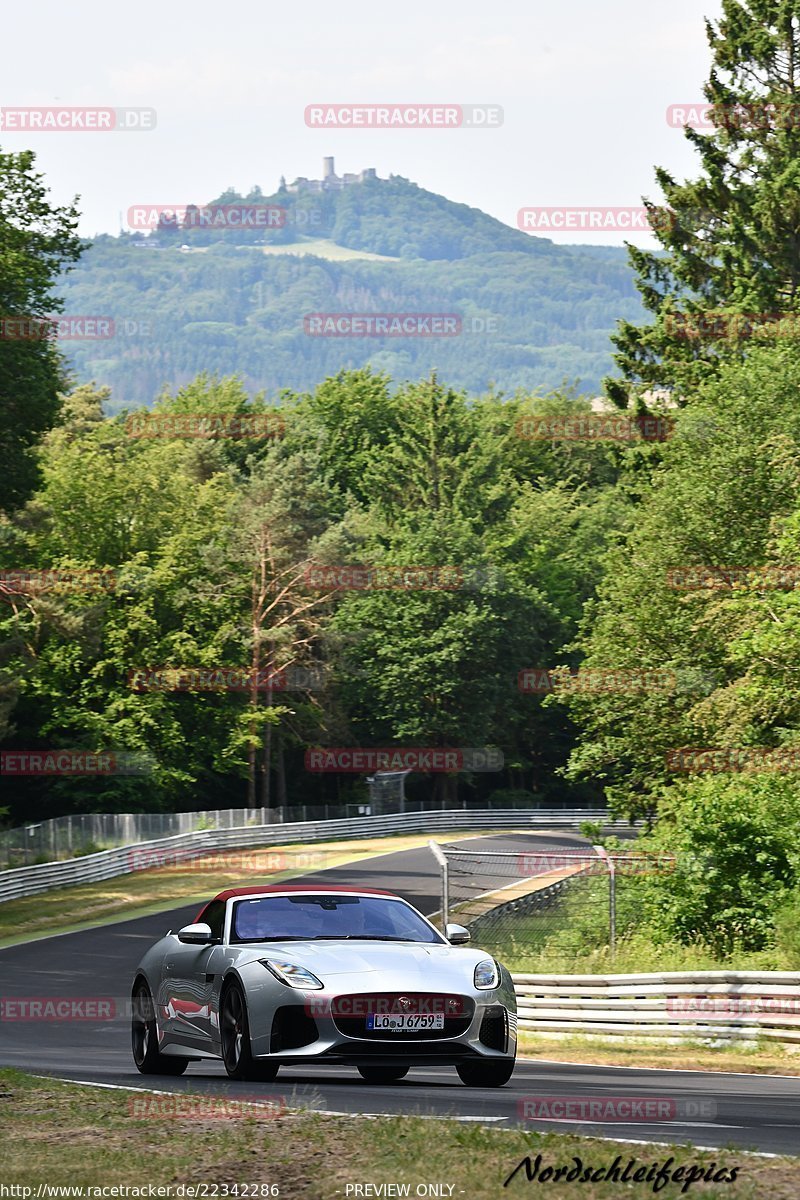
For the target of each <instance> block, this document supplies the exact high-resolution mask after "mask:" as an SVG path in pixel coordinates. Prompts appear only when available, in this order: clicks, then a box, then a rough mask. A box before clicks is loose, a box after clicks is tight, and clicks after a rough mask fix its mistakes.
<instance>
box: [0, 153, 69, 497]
mask: <svg viewBox="0 0 800 1200" xmlns="http://www.w3.org/2000/svg"><path fill="white" fill-rule="evenodd" d="M34 161H35V160H34V155H33V154H32V153H31V152H30V151H23V152H22V153H19V154H3V153H2V151H0V511H2V510H3V509H11V508H12V507H14V506H15V505H18V504H19V503H21V502H22V501H24V500H25V499H26V498H27V497H28V496H29V495H30V493H31V492H32V490H33V488H34V486H35V482H36V464H35V461H34V458H33V456H32V453H31V451H32V448H33V447H34V446H35V445H36V443H37V441H38V439H39V437H40V436H41V434H42V433H44V432H45V431H46V430H48V429H50V428H51V426H52V425H53V424H54V423H55V421H56V418H57V416H58V411H59V403H60V402H59V390H60V389H61V388H62V387H63V384H64V380H63V377H62V369H61V358H60V356H59V354H58V350H57V348H56V346H55V343H54V340H53V338H51V337H47V336H45V337H42V336H39V333H40V332H42V331H46V330H47V329H48V325H47V322H46V319H47V318H48V317H50V316H51V315H52V314H53V313H54V312H58V311H60V310H61V308H62V307H63V304H62V302H61V301H59V300H58V299H56V298H55V297H54V296H53V286H54V284H55V281H56V279H57V278H58V275H59V273H60V272H61V271H62V269H63V268H64V266H65V265H68V264H69V263H71V262H74V261H75V260H76V259H77V258H78V256H79V255H80V253H81V242H80V240H79V238H78V236H77V234H76V232H75V231H76V228H77V224H78V213H77V210H76V209H75V207H74V206H69V207H63V208H54V207H52V206H51V204H50V201H49V198H48V195H47V189H46V187H45V185H44V181H43V179H42V176H41V175H38V174H36V172H35V170H34Z"/></svg>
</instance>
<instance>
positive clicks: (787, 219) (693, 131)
mask: <svg viewBox="0 0 800 1200" xmlns="http://www.w3.org/2000/svg"><path fill="white" fill-rule="evenodd" d="M706 34H707V37H708V42H709V45H710V47H711V51H712V55H713V64H712V68H711V72H710V76H709V80H708V82H707V84H706V85H705V87H704V94H705V98H706V100H707V101H708V103H709V104H710V105H711V106H713V107H712V109H711V111H710V114H709V115H710V119H711V122H712V131H711V132H710V133H704V132H701V130H700V129H698V128H693V127H690V126H687V127H686V128H685V130H684V132H685V136H686V138H687V139H688V140H689V142H690V143H691V144H692V146H693V147H694V148H695V149H696V150H697V152H698V154H699V155H700V159H701V163H702V174H701V175H700V177H699V178H698V179H696V180H694V181H686V182H684V183H678V182H677V181H676V180H675V179H674V178H673V176H672V175H671V174H670V173H669V172H668V171H666V170H664V169H663V168H657V170H656V179H657V181H658V184H659V186H660V187H661V190H662V192H663V194H664V197H665V201H666V205H665V207H662V208H659V206H657V205H655V204H653V203H651V202H648V201H645V204H646V206H647V208H648V210H649V211H650V212H651V214H652V218H653V219H652V222H651V223H652V225H653V228H654V233H655V236H656V238H657V239H658V241H659V242H660V243H661V246H662V247H663V249H662V250H659V251H655V252H654V251H650V250H646V249H641V248H637V247H634V246H629V254H630V262H631V265H632V266H633V268H634V270H635V272H636V274H637V287H638V289H639V291H640V292H641V294H642V298H643V302H644V305H645V307H646V309H647V310H648V311H649V312H651V313H652V314H653V315H654V321H653V323H652V324H648V325H633V324H631V323H630V322H627V321H622V322H620V324H619V326H618V329H617V332H616V334H615V335H614V337H613V341H614V344H615V346H616V348H617V352H616V354H615V355H614V359H615V361H616V363H617V366H618V367H619V368H620V369H621V371H622V376H623V377H622V378H621V379H620V378H609V379H606V380H605V387H606V392H607V394H608V396H609V397H610V398H611V399H612V400H613V401H614V402H615V403H616V404H618V405H619V406H620V407H623V408H624V407H627V406H629V405H631V404H632V403H635V400H636V397H637V395H638V396H641V394H642V393H643V392H644V391H646V390H648V389H668V390H669V391H670V392H671V394H672V396H673V398H674V400H676V401H677V402H678V403H679V404H682V403H685V400H686V397H687V394H688V393H689V392H690V391H691V389H692V388H693V387H694V386H696V385H697V383H699V382H700V381H701V380H702V379H703V378H705V377H707V376H708V374H709V371H711V372H712V373H713V372H714V371H715V370H716V368H717V367H718V365H719V364H720V362H721V361H722V359H724V358H726V357H730V356H732V355H733V356H743V355H744V354H746V351H747V347H748V345H752V343H753V341H754V340H763V339H765V338H768V337H775V336H778V335H783V336H786V335H787V334H788V335H790V336H796V335H797V333H798V330H800V320H798V318H791V319H786V320H783V321H781V322H776V321H775V320H774V318H775V317H776V316H777V315H779V314H794V313H798V312H800V187H799V186H798V184H800V0H750V2H749V3H738V2H737V0H723V16H722V18H721V20H720V21H719V22H718V23H717V24H714V23H712V22H710V21H707V22H706ZM736 314H739V315H738V316H736ZM754 314H757V315H756V316H755V318H754V319H753V315H754Z"/></svg>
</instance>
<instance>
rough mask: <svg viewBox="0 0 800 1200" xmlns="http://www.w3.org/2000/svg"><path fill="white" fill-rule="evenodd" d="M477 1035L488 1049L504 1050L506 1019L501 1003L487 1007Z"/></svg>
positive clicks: (506, 1043)
mask: <svg viewBox="0 0 800 1200" xmlns="http://www.w3.org/2000/svg"><path fill="white" fill-rule="evenodd" d="M478 1037H479V1038H480V1040H481V1041H482V1042H483V1044H484V1046H487V1047H488V1048H489V1049H490V1050H499V1051H500V1052H501V1053H504V1052H505V1050H506V1047H507V1046H508V1019H507V1017H506V1010H505V1008H503V1006H502V1004H496V1005H494V1006H493V1007H492V1008H487V1010H486V1012H485V1013H484V1014H483V1020H482V1021H481V1028H480V1033H479V1034H478Z"/></svg>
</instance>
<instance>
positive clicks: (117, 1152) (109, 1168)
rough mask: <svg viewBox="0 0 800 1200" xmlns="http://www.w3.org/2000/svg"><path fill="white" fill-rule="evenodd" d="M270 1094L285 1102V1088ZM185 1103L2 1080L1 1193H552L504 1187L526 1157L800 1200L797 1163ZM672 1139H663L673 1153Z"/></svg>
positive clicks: (677, 1188) (516, 1184)
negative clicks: (660, 1174)
mask: <svg viewBox="0 0 800 1200" xmlns="http://www.w3.org/2000/svg"><path fill="white" fill-rule="evenodd" d="M271 1090H272V1092H273V1094H275V1095H276V1096H277V1095H279V1093H280V1091H281V1089H280V1086H279V1082H276V1083H275V1084H274V1085H273V1086H272V1089H271ZM246 1092H247V1085H239V1086H236V1087H231V1089H230V1092H229V1093H227V1094H228V1096H229V1097H230V1098H232V1099H235V1097H236V1095H237V1094H238V1095H239V1097H240V1098H241V1097H242V1096H243V1095H244V1094H246ZM134 1100H135V1101H136V1102H137V1103H138V1105H139V1106H141V1105H142V1103H143V1101H144V1100H148V1101H149V1102H151V1103H154V1104H155V1105H156V1106H158V1105H161V1106H162V1109H161V1112H163V1113H164V1115H159V1116H155V1117H154V1116H149V1117H145V1118H141V1117H136V1116H133V1115H132V1114H131V1104H132V1102H133V1101H134ZM180 1100H181V1103H182V1105H184V1106H185V1107H184V1108H183V1110H182V1111H183V1115H182V1116H176V1115H174V1112H173V1114H172V1115H170V1108H171V1106H172V1105H173V1103H174V1100H173V1098H171V1097H169V1096H152V1097H149V1098H148V1097H145V1096H143V1095H142V1094H141V1093H136V1094H132V1093H126V1092H116V1091H107V1090H102V1089H93V1088H89V1087H80V1086H76V1085H73V1084H65V1083H59V1082H56V1081H52V1080H40V1079H33V1078H31V1077H29V1076H25V1075H23V1074H21V1073H19V1072H15V1071H0V1113H1V1114H2V1121H3V1136H2V1139H0V1180H2V1182H3V1184H5V1185H6V1186H7V1187H8V1186H16V1187H29V1188H33V1189H35V1188H36V1187H37V1186H38V1185H39V1184H51V1185H71V1186H73V1187H83V1188H87V1187H100V1186H106V1187H114V1186H126V1185H127V1186H137V1187H142V1186H144V1187H145V1189H146V1188H147V1186H148V1185H152V1186H154V1187H158V1186H164V1185H171V1187H172V1188H173V1189H175V1187H176V1186H177V1185H179V1184H195V1185H201V1186H202V1187H204V1188H205V1189H207V1190H206V1191H205V1195H208V1196H213V1195H214V1192H213V1190H212V1189H213V1188H214V1186H215V1185H216V1186H217V1187H218V1191H217V1193H216V1194H217V1195H219V1196H223V1195H224V1194H225V1193H224V1191H223V1189H222V1186H221V1185H225V1184H227V1185H228V1186H229V1188H230V1186H231V1185H234V1184H239V1185H240V1191H239V1195H240V1196H241V1195H243V1194H244V1192H243V1191H242V1190H241V1185H244V1184H247V1185H248V1186H249V1188H253V1186H254V1185H255V1187H256V1188H257V1189H259V1190H255V1191H253V1190H251V1191H249V1193H248V1194H249V1195H250V1196H253V1195H256V1196H263V1195H267V1194H269V1193H268V1192H265V1191H262V1190H260V1189H262V1188H264V1187H266V1188H268V1187H269V1185H273V1186H274V1188H275V1189H276V1193H273V1194H278V1195H279V1196H280V1198H281V1200H347V1197H348V1195H349V1196H352V1197H353V1198H354V1200H355V1197H356V1196H357V1195H358V1193H356V1192H354V1191H353V1190H352V1189H353V1187H354V1185H359V1184H360V1185H362V1186H363V1185H364V1184H367V1183H371V1184H373V1185H380V1184H389V1183H394V1184H408V1185H409V1188H410V1195H412V1196H413V1195H415V1194H416V1189H417V1187H418V1186H419V1185H420V1184H432V1183H437V1184H445V1185H446V1187H447V1189H449V1188H452V1192H450V1191H449V1190H445V1191H444V1193H443V1194H444V1195H445V1196H447V1195H450V1196H452V1197H453V1200H461V1198H462V1197H464V1198H465V1200H495V1198H499V1197H501V1196H511V1197H513V1196H533V1195H539V1194H540V1191H539V1189H538V1187H537V1188H536V1190H535V1191H534V1189H533V1188H532V1186H531V1184H529V1183H528V1182H527V1181H526V1178H525V1172H524V1170H522V1171H520V1172H519V1173H517V1174H516V1176H515V1177H514V1178H513V1180H512V1181H511V1182H510V1183H509V1185H508V1187H507V1188H504V1187H503V1183H504V1181H505V1180H507V1179H508V1177H509V1176H510V1175H511V1174H512V1172H513V1171H514V1170H515V1168H516V1167H517V1165H518V1164H519V1163H520V1162H522V1160H523V1159H524V1158H525V1157H526V1156H529V1157H530V1159H531V1162H532V1163H534V1162H535V1160H536V1156H537V1155H541V1156H542V1157H541V1161H540V1169H545V1168H547V1167H555V1166H558V1165H563V1166H565V1167H573V1166H574V1156H577V1157H578V1158H580V1160H581V1165H582V1167H583V1168H586V1167H587V1166H590V1167H592V1168H593V1169H594V1170H598V1169H602V1168H604V1167H606V1168H607V1167H609V1166H610V1165H611V1163H612V1162H613V1160H614V1159H615V1157H616V1156H617V1155H619V1157H620V1160H621V1163H620V1168H621V1169H624V1167H625V1166H626V1164H627V1163H628V1162H629V1160H630V1159H631V1158H634V1159H635V1160H636V1163H635V1166H636V1167H639V1166H645V1167H647V1168H650V1167H651V1166H652V1164H654V1163H659V1164H665V1163H666V1162H667V1160H668V1159H672V1162H671V1164H670V1170H673V1171H674V1170H676V1169H677V1168H679V1167H683V1168H684V1170H685V1169H686V1168H687V1167H688V1166H689V1165H696V1166H697V1167H698V1168H699V1167H702V1168H703V1169H704V1170H709V1169H711V1164H712V1163H715V1164H716V1166H715V1168H714V1170H716V1171H725V1172H726V1173H727V1172H729V1171H730V1170H731V1169H732V1168H734V1167H735V1168H737V1169H738V1178H737V1179H736V1181H735V1182H733V1183H723V1182H722V1181H721V1180H720V1182H718V1183H716V1184H715V1183H707V1184H706V1183H696V1184H694V1185H693V1186H692V1187H691V1190H690V1192H689V1194H690V1195H692V1196H709V1197H710V1196H714V1197H724V1200H762V1198H763V1197H769V1198H770V1200H795V1198H796V1197H797V1195H798V1194H800V1161H798V1160H796V1159H791V1158H773V1159H767V1158H759V1157H755V1156H752V1157H750V1156H747V1155H744V1154H742V1153H741V1152H737V1151H734V1150H723V1151H720V1152H718V1153H713V1154H712V1153H711V1152H709V1151H697V1150H694V1149H692V1148H690V1147H686V1146H670V1147H669V1148H667V1147H666V1146H661V1145H657V1146H656V1145H639V1144H636V1145H626V1144H617V1143H614V1142H613V1141H604V1140H603V1141H601V1140H598V1139H593V1138H577V1137H570V1136H563V1135H560V1134H541V1135H540V1134H537V1133H534V1132H532V1131H528V1130H525V1129H519V1130H518V1129H507V1130H506V1129H502V1130H501V1129H497V1128H491V1127H485V1126H482V1125H479V1124H472V1123H470V1124H460V1123H458V1122H456V1121H452V1120H445V1119H441V1120H438V1119H437V1120H426V1119H424V1117H422V1116H407V1117H386V1118H383V1117H380V1118H376V1119H365V1118H358V1119H348V1118H343V1117H334V1116H328V1115H325V1114H324V1113H323V1114H316V1113H292V1112H290V1111H288V1112H285V1113H284V1115H279V1116H275V1115H268V1114H269V1112H270V1110H267V1112H266V1113H265V1114H264V1115H263V1116H259V1115H251V1116H247V1117H240V1118H228V1119H222V1118H220V1117H207V1116H204V1115H203V1113H204V1112H206V1113H207V1112H208V1102H209V1097H207V1096H203V1097H198V1098H197V1100H198V1102H199V1104H200V1105H201V1106H205V1107H204V1108H203V1107H201V1108H200V1109H199V1110H198V1112H197V1113H193V1112H192V1111H191V1109H192V1103H193V1101H192V1098H191V1096H190V1095H188V1096H187V1095H182V1096H181V1097H180ZM275 1107H276V1108H277V1106H275ZM454 1107H455V1106H454ZM217 1111H219V1109H218V1110H217ZM274 1111H275V1109H273V1113H274ZM668 1129H669V1127H668V1126H665V1141H666V1140H668ZM634 1169H635V1168H634ZM726 1177H727V1174H726ZM348 1186H349V1188H350V1191H349V1193H348ZM682 1187H683V1181H681V1180H680V1179H679V1181H678V1182H675V1183H668V1184H667V1186H666V1187H664V1188H663V1189H662V1190H659V1192H658V1195H659V1196H661V1197H662V1198H663V1200H673V1198H674V1197H676V1196H680V1195H681V1194H683V1195H685V1194H686V1192H682V1191H681V1189H682ZM9 1194H11V1193H9ZM146 1194H147V1192H146V1191H145V1195H146ZM175 1194H176V1193H175V1192H174V1190H173V1195H175ZM198 1194H200V1195H202V1194H203V1193H202V1192H199V1193H198ZM228 1194H229V1195H231V1194H235V1193H233V1192H230V1191H229V1192H228ZM366 1194H370V1193H366ZM371 1194H372V1195H373V1196H374V1195H375V1194H376V1193H375V1192H372V1193H371ZM544 1194H545V1195H546V1196H547V1197H552V1198H553V1200H566V1198H569V1200H574V1198H575V1197H576V1196H580V1197H582V1198H585V1200H606V1198H608V1197H617V1196H619V1195H620V1194H631V1195H641V1196H648V1195H652V1194H653V1185H652V1183H649V1184H648V1183H644V1184H642V1186H641V1187H639V1186H637V1185H636V1184H633V1183H630V1184H628V1185H627V1186H626V1185H620V1184H617V1183H605V1182H597V1183H593V1182H588V1183H586V1184H583V1183H581V1184H580V1185H579V1186H578V1187H577V1189H576V1185H575V1184H574V1183H572V1182H558V1183H552V1182H550V1183H548V1185H547V1187H546V1188H545V1189H544ZM90 1195H91V1193H84V1196H85V1197H88V1196H90ZM364 1195H365V1192H364V1191H363V1190H362V1192H361V1196H364ZM22 1200H26V1198H25V1197H24V1195H23V1196H22Z"/></svg>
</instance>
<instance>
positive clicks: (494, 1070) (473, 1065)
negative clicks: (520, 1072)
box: [456, 1058, 516, 1088]
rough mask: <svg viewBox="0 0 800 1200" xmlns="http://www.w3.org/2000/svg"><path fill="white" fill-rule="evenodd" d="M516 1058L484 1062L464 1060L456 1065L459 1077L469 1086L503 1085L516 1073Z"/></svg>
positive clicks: (488, 1086)
mask: <svg viewBox="0 0 800 1200" xmlns="http://www.w3.org/2000/svg"><path fill="white" fill-rule="evenodd" d="M515 1065H516V1059H514V1058H501V1059H499V1060H498V1059H495V1060H494V1061H492V1060H489V1059H487V1060H485V1061H484V1062H464V1063H459V1064H458V1066H457V1067H456V1070H457V1071H458V1074H459V1078H460V1079H461V1082H462V1083H465V1084H466V1085H467V1087H484V1088H490V1087H503V1085H504V1084H506V1083H508V1081H509V1079H510V1078H511V1076H512V1075H513V1074H514V1067H515Z"/></svg>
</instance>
